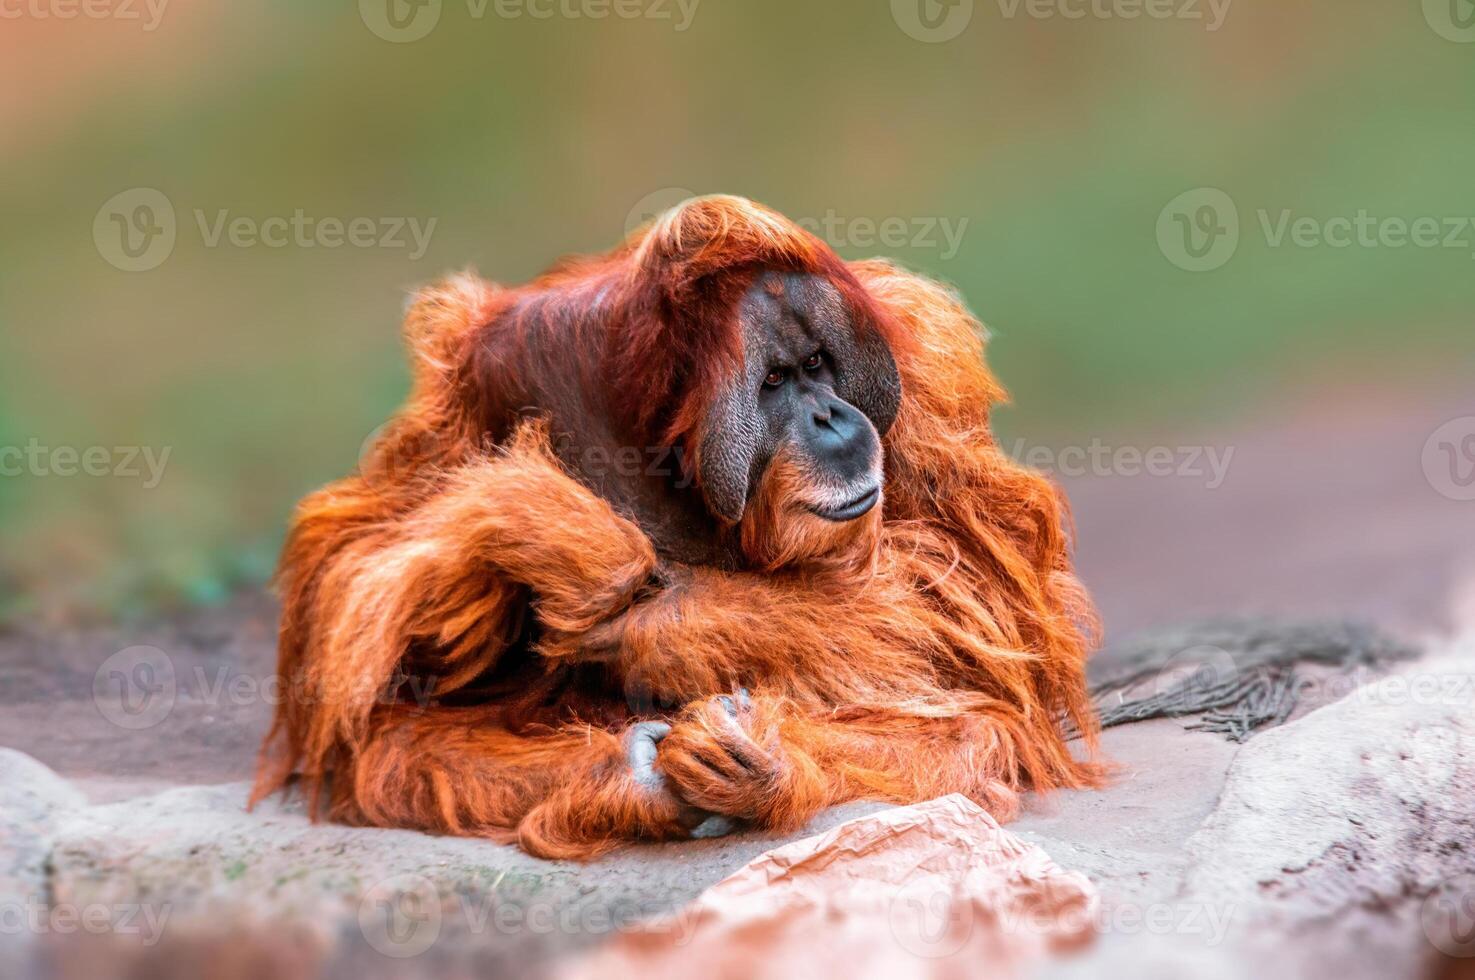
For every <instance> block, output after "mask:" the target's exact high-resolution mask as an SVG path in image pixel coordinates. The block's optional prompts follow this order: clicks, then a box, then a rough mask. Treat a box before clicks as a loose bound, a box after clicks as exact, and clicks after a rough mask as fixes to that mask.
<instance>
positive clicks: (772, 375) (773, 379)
mask: <svg viewBox="0 0 1475 980" xmlns="http://www.w3.org/2000/svg"><path fill="white" fill-rule="evenodd" d="M788 376H789V375H788V373H787V372H786V371H784V370H783V369H782V368H774V369H773V370H772V371H769V372H768V374H767V375H766V376H765V377H764V379H763V387H765V388H777V387H778V386H779V385H781V384H783V383H784V379H785V378H787V377H788Z"/></svg>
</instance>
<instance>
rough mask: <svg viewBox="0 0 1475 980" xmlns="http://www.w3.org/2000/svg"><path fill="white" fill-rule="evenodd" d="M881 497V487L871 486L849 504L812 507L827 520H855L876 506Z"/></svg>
mask: <svg viewBox="0 0 1475 980" xmlns="http://www.w3.org/2000/svg"><path fill="white" fill-rule="evenodd" d="M880 499H881V488H880V487H871V489H869V490H867V491H866V492H865V493H863V494H861V495H860V496H859V497H856V498H855V499H854V500H852V501H850V503H848V504H842V505H841V506H839V507H834V508H831V509H828V510H821V509H820V508H818V507H814V508H811V509H812V510H813V511H814V513H815V514H817V515H819V516H820V517H823V518H824V519H825V520H827V521H853V520H855V519H856V518H857V517H861V516H863V515H864V514H866V513H868V512H869V511H870V509H871V508H872V507H874V506H876V501H878V500H880Z"/></svg>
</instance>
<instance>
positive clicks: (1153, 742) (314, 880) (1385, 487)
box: [0, 405, 1475, 980]
mask: <svg viewBox="0 0 1475 980" xmlns="http://www.w3.org/2000/svg"><path fill="white" fill-rule="evenodd" d="M1457 414H1459V413H1458V411H1456V410H1455V409H1454V407H1452V406H1448V405H1443V406H1439V407H1438V408H1436V409H1434V410H1428V409H1425V408H1418V407H1408V406H1403V407H1402V408H1400V407H1399V406H1396V405H1395V406H1391V407H1390V406H1386V405H1384V406H1379V408H1378V410H1377V411H1370V412H1368V413H1367V414H1366V415H1365V417H1362V418H1359V419H1354V420H1353V424H1351V425H1350V426H1349V424H1348V420H1347V418H1346V415H1345V413H1342V414H1340V415H1338V417H1337V421H1336V424H1335V425H1334V424H1332V423H1331V422H1329V421H1328V420H1327V419H1326V418H1325V417H1324V415H1323V413H1320V412H1317V411H1308V413H1306V414H1305V415H1304V417H1302V418H1300V419H1298V420H1297V421H1296V422H1294V423H1293V424H1287V425H1285V426H1279V427H1276V428H1274V429H1262V430H1258V431H1256V432H1251V433H1248V434H1243V435H1238V436H1234V435H1231V436H1229V437H1226V439H1225V440H1222V444H1223V445H1225V446H1228V445H1233V446H1234V447H1235V457H1234V463H1233V465H1232V466H1231V468H1230V470H1229V472H1228V473H1227V476H1226V479H1225V480H1224V481H1223V483H1222V485H1221V486H1219V487H1217V488H1215V489H1213V490H1212V491H1211V490H1208V489H1207V488H1206V487H1205V486H1204V485H1203V484H1202V483H1201V482H1200V483H1198V484H1195V483H1194V481H1193V480H1192V478H1166V479H1156V480H1154V479H1145V478H1136V479H1132V478H1121V477H1119V476H1115V475H1111V474H1108V475H1105V476H1102V475H1099V474H1098V475H1089V474H1088V475H1084V476H1079V477H1070V476H1067V477H1066V478H1065V479H1064V482H1066V483H1067V485H1068V486H1069V488H1070V490H1071V492H1072V496H1073V498H1074V500H1075V502H1076V511H1077V516H1078V520H1079V523H1080V527H1081V542H1082V544H1081V566H1082V569H1083V572H1084V574H1085V576H1086V578H1087V581H1088V583H1089V584H1090V585H1091V587H1092V588H1093V590H1094V592H1095V593H1096V595H1097V597H1098V599H1099V601H1100V603H1101V606H1102V608H1103V612H1104V614H1105V618H1106V621H1107V623H1108V626H1109V627H1110V628H1111V629H1112V631H1113V633H1114V635H1116V636H1122V635H1124V634H1128V633H1130V632H1131V631H1132V630H1134V629H1136V628H1139V627H1143V626H1149V625H1153V624H1158V623H1163V622H1167V621H1172V620H1181V619H1184V618H1188V617H1192V616H1198V615H1202V614H1205V613H1215V614H1217V613H1223V612H1229V611H1237V610H1245V609H1253V610H1259V611H1270V612H1277V613H1282V614H1285V613H1289V614H1294V615H1298V616H1305V615H1326V614H1334V615H1337V616H1353V617H1359V618H1364V619H1368V620H1371V621H1374V622H1377V623H1379V624H1382V625H1383V626H1385V627H1387V628H1390V629H1392V630H1393V631H1395V632H1396V633H1397V634H1399V635H1400V636H1402V637H1404V638H1406V639H1408V640H1410V641H1416V642H1418V643H1420V644H1422V645H1423V649H1424V651H1425V652H1424V653H1423V655H1422V657H1421V658H1420V659H1418V660H1417V661H1413V662H1405V663H1401V664H1397V665H1393V666H1390V667H1385V668H1383V669H1381V670H1380V671H1378V672H1377V673H1376V674H1370V673H1368V672H1366V671H1360V672H1358V673H1357V674H1356V675H1354V676H1350V677H1349V676H1347V675H1343V674H1340V673H1337V672H1335V671H1332V670H1329V669H1320V668H1319V669H1315V670H1311V671H1309V672H1308V673H1307V675H1306V676H1307V677H1308V678H1309V679H1310V680H1311V681H1312V682H1313V683H1311V684H1310V685H1309V686H1308V688H1307V690H1306V694H1305V697H1304V698H1303V700H1302V703H1301V704H1300V706H1299V707H1298V709H1297V711H1296V713H1295V714H1294V715H1293V716H1292V718H1291V719H1290V720H1289V721H1288V722H1287V723H1286V724H1284V725H1282V726H1280V727H1277V728H1274V729H1271V730H1267V731H1263V732H1261V733H1259V734H1256V735H1254V736H1253V737H1251V738H1250V739H1249V740H1248V741H1246V742H1244V743H1243V744H1236V743H1232V742H1230V741H1227V740H1225V739H1224V738H1222V737H1220V736H1217V735H1209V734H1204V733H1200V732H1193V731H1187V730H1185V729H1184V727H1183V722H1180V721H1176V720H1167V719H1159V720H1153V721H1147V722H1140V723H1136V724H1130V725H1125V726H1123V727H1120V728H1115V729H1112V730H1110V731H1108V732H1107V733H1105V736H1104V738H1103V750H1104V753H1105V754H1106V755H1108V756H1109V757H1111V758H1112V759H1114V760H1115V761H1116V762H1117V763H1118V764H1119V765H1120V771H1119V774H1118V776H1117V778H1116V779H1115V781H1114V782H1113V783H1112V785H1111V786H1110V787H1109V788H1107V789H1105V790H1103V791H1100V792H1094V793H1062V794H1057V795H1055V796H1053V797H1050V798H1048V799H1033V800H1031V801H1029V804H1028V807H1027V811H1026V813H1025V814H1024V815H1023V817H1022V818H1021V819H1020V820H1019V821H1018V822H1016V823H1015V824H1013V825H1012V828H1011V829H1013V830H1015V831H1016V832H1018V833H1020V834H1021V835H1022V836H1024V837H1025V838H1027V839H1028V840H1030V841H1033V842H1035V843H1038V844H1039V845H1041V846H1042V847H1044V848H1045V849H1046V851H1047V852H1048V853H1049V854H1050V856H1051V857H1052V858H1053V859H1054V860H1055V861H1056V862H1057V863H1059V864H1060V865H1062V866H1064V867H1066V868H1071V869H1076V870H1080V871H1083V872H1085V873H1086V874H1088V875H1089V876H1090V877H1091V878H1092V879H1093V880H1094V881H1095V882H1096V883H1097V885H1098V886H1099V888H1100V889H1101V893H1102V899H1103V902H1102V911H1101V913H1100V917H1099V922H1098V926H1099V928H1100V933H1101V935H1100V937H1099V939H1098V940H1097V941H1096V942H1095V943H1094V944H1093V945H1092V946H1091V947H1090V948H1089V949H1088V950H1087V951H1086V952H1084V953H1083V954H1081V955H1079V956H1077V957H1075V958H1073V959H1070V960H1066V961H1061V962H1058V963H1053V964H1049V965H1048V966H1047V967H1046V972H1052V973H1055V972H1058V973H1061V974H1064V975H1067V976H1076V975H1081V976H1096V975H1102V974H1104V973H1107V972H1112V973H1116V972H1122V973H1127V972H1131V973H1133V974H1137V975H1142V974H1146V975H1149V976H1153V975H1162V976H1174V977H1176V976H1181V975H1183V974H1184V973H1186V972H1190V971H1191V972H1192V973H1193V975H1209V976H1245V975H1259V976H1267V977H1281V976H1287V977H1290V976H1294V977H1303V976H1309V977H1322V976H1325V977H1336V978H1338V980H1355V978H1360V977H1368V978H1373V977H1377V978H1383V977H1402V976H1450V977H1455V976H1475V710H1472V709H1475V607H1472V602H1471V596H1472V595H1475V587H1472V584H1475V577H1472V575H1471V571H1472V568H1475V564H1472V559H1471V556H1475V521H1471V520H1469V514H1470V512H1469V507H1471V506H1475V505H1472V504H1470V503H1468V502H1457V501H1453V500H1451V499H1450V498H1449V497H1448V496H1447V495H1444V494H1441V493H1439V492H1437V488H1435V487H1434V486H1433V485H1432V484H1431V483H1430V481H1429V478H1428V475H1427V473H1426V472H1425V471H1423V470H1422V469H1421V467H1420V456H1419V453H1420V448H1421V446H1422V445H1423V443H1424V439H1425V438H1426V436H1427V435H1428V433H1429V432H1431V431H1432V430H1433V429H1434V428H1435V427H1436V426H1437V425H1438V424H1439V423H1440V422H1442V421H1444V420H1446V419H1448V418H1451V417H1454V416H1455V415H1457ZM1349 432H1355V438H1350V437H1349V436H1348V433H1349ZM274 619H275V607H274V605H273V603H272V602H271V600H270V599H269V598H266V597H264V596H247V597H242V598H241V599H240V600H238V601H236V602H235V603H233V604H232V605H231V606H229V607H228V608H225V609H221V610H216V611H211V612H203V613H199V614H195V615H191V616H187V617H182V618H177V619H172V620H168V621H161V622H156V623H153V624H151V625H147V626H144V627H139V628H133V629H127V630H122V629H113V628H99V629H94V630H59V629H55V628H51V627H44V628H43V627H41V626H39V625H35V624H32V625H30V626H25V627H21V628H14V629H12V630H10V631H9V632H7V633H5V634H3V635H0V665H3V671H0V746H6V747H8V748H7V749H5V750H4V751H0V976H3V977H12V976H15V977H28V976H32V975H34V976H63V977H70V976H78V977H113V976H117V977H135V976H136V977H164V978H168V977H176V976H177V977H181V978H183V977H195V976H212V977H215V976H219V977H233V976H241V977H256V976H262V975H271V976H275V977H277V978H280V980H293V978H296V977H299V976H301V977H307V976H318V975H323V976H329V977H353V978H354V980H369V978H373V977H379V976H427V977H429V976H434V977H436V978H437V980H441V978H450V977H458V976H482V975H487V974H488V973H490V972H493V971H495V970H497V969H498V968H505V969H509V970H510V969H516V970H517V971H518V973H519V975H521V974H524V973H529V972H532V973H536V972H539V971H541V970H545V969H548V968H550V967H551V966H553V965H556V964H557V963H559V962H561V959H560V958H561V957H565V956H567V955H570V954H571V952H573V951H577V950H578V949H581V948H585V947H587V946H589V945H591V944H594V943H597V942H598V941H599V940H600V939H601V938H602V937H605V936H608V935H609V934H610V932H611V931H612V930H613V929H617V928H620V927H621V926H623V925H626V924H629V923H631V922H635V921H640V920H643V919H647V918H649V917H650V916H652V915H654V914H656V913H659V912H664V911H668V910H671V909H677V908H679V907H680V906H681V905H682V904H683V903H685V902H686V901H688V900H689V899H690V898H692V897H694V896H695V895H696V894H698V893H699V892H700V891H701V890H702V889H703V888H704V887H706V886H707V885H709V884H712V883H713V882H716V881H718V880H720V879H721V878H722V877H724V876H725V875H726V874H728V873H729V872H731V871H732V870H734V869H735V868H737V867H739V866H740V865H742V864H743V863H745V862H746V861H748V860H749V859H751V858H752V857H754V856H755V855H757V854H759V853H761V852H762V851H764V850H766V849H768V848H770V847H772V846H774V845H775V844H776V843H777V842H778V841H777V840H775V839H772V838H765V837H761V836H757V835H751V834H743V835H737V836H733V837H728V838H724V839H721V840H716V841H707V842H692V843H687V844H680V845H662V846H646V847H639V848H633V849H630V850H627V851H624V852H621V853H619V854H616V855H614V856H612V857H610V858H607V859H605V860H603V861H600V862H597V863H595V864H593V865H589V866H576V865H571V864H560V863H548V862H541V861H537V860H534V859H532V858H529V857H527V856H526V855H523V854H521V853H519V852H518V851H516V850H515V849H512V848H507V847H501V846H497V845H493V844H488V843H486V842H483V841H472V840H457V839H449V838H434V837H427V836H424V835H419V834H414V833H409V832H399V831H377V830H354V829H348V828H341V827H335V826H322V825H318V826H314V825H312V824H310V823H309V822H308V821H307V820H306V818H305V816H304V815H303V814H302V813H301V812H300V809H299V808H297V807H296V806H295V805H294V804H292V803H285V804H284V803H280V802H272V803H268V804H266V805H264V806H263V807H261V808H259V809H258V810H257V811H256V812H254V813H247V812H245V810H244V807H243V804H244V798H245V786H246V780H247V779H248V778H249V776H250V772H251V768H252V762H253V758H254V753H255V749H256V745H257V744H258V742H259V740H260V737H261V735H262V734H263V732H264V729H265V726H266V723H267V721H268V719H269V715H270V707H271V702H272V699H273V698H274V697H275V691H274V689H273V688H272V686H271V683H270V680H269V679H270V676H271V671H272V659H273V654H272V633H273V630H274V625H275V624H274ZM1461 635H1463V636H1465V637H1467V639H1465V640H1459V639H1452V637H1459V636H1461ZM130 691H131V692H134V695H133V696H131V697H124V696H123V695H124V694H125V693H127V692H130ZM139 691H144V692H150V691H151V692H155V694H156V695H158V696H156V697H153V698H147V699H145V698H140V697H139V696H137V692H139ZM873 808H874V806H873V805H870V804H858V805H854V806H851V807H844V808H839V809H838V810H836V811H832V812H830V813H827V814H824V815H823V816H822V817H821V818H819V819H818V820H817V821H816V822H815V824H814V825H813V826H811V827H810V828H806V831H805V833H813V832H816V831H818V830H821V829H825V828H827V827H830V826H833V825H834V824H835V823H837V822H839V821H841V820H843V819H846V818H848V817H850V816H854V815H856V814H858V813H862V812H866V811H867V810H869V809H873ZM407 894H408V895H412V896H417V898H418V902H419V904H417V905H412V906H411V908H412V911H413V910H418V913H423V914H419V915H418V917H417V915H411V916H410V917H409V918H408V919H406V918H405V917H404V916H403V915H400V916H399V918H398V919H397V918H396V917H395V916H387V914H386V913H385V909H395V910H399V911H400V912H403V911H404V908H405V906H404V904H403V901H401V902H400V903H399V904H394V905H392V906H391V905H386V900H387V899H392V898H394V897H395V896H404V895H407ZM427 922H428V923H432V924H433V925H434V927H435V928H434V930H433V931H434V935H433V936H430V938H429V939H428V940H427V938H426V937H427V936H429V933H428V932H426V928H427V927H426V925H425V923H427ZM431 940H433V941H431ZM817 941H818V940H817ZM406 953H413V954H414V955H403V954H406ZM925 965H926V964H925V963H924V962H921V961H919V966H925Z"/></svg>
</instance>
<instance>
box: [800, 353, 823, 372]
mask: <svg viewBox="0 0 1475 980" xmlns="http://www.w3.org/2000/svg"><path fill="white" fill-rule="evenodd" d="M824 354H825V352H824V351H822V350H817V351H815V352H814V353H813V354H810V355H809V358H808V360H806V361H805V362H804V370H806V371H818V370H819V366H820V365H821V364H823V363H824V362H825V357H824Z"/></svg>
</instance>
